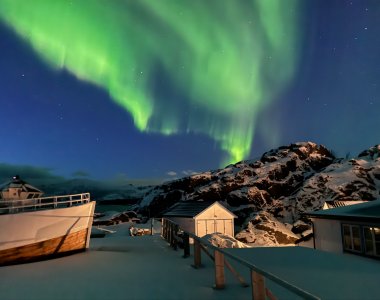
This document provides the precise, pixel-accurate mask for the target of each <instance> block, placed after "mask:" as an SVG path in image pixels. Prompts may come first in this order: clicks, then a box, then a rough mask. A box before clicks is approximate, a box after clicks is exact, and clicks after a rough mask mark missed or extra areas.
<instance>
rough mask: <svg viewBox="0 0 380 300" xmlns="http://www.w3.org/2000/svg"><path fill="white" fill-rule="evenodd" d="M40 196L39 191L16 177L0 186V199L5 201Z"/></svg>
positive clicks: (40, 192)
mask: <svg viewBox="0 0 380 300" xmlns="http://www.w3.org/2000/svg"><path fill="white" fill-rule="evenodd" d="M42 194H43V192H42V191H41V190H39V189H38V188H36V187H34V186H32V185H30V184H28V183H26V182H25V181H23V180H21V179H20V177H19V176H17V175H16V176H13V177H12V180H11V181H9V182H6V183H4V184H2V185H1V186H0V199H3V200H5V201H10V200H19V199H32V198H39V197H41V196H42Z"/></svg>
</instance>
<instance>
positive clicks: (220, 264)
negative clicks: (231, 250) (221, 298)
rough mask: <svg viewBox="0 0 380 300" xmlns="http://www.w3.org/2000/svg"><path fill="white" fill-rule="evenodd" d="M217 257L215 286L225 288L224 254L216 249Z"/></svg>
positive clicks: (215, 255) (215, 257)
mask: <svg viewBox="0 0 380 300" xmlns="http://www.w3.org/2000/svg"><path fill="white" fill-rule="evenodd" d="M214 259H215V288H216V289H223V288H224V285H225V278H224V254H223V253H222V252H220V251H217V250H215V251H214Z"/></svg>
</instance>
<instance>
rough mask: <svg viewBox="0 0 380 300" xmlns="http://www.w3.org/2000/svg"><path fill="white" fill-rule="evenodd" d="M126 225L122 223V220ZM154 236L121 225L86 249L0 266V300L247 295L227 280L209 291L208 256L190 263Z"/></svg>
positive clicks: (211, 277)
mask: <svg viewBox="0 0 380 300" xmlns="http://www.w3.org/2000/svg"><path fill="white" fill-rule="evenodd" d="M122 225H126V224H122ZM182 255H183V253H182V252H181V251H174V250H173V249H171V248H170V247H169V246H168V244H167V243H166V242H165V241H164V240H163V239H162V238H161V237H160V236H159V235H153V236H142V237H130V236H128V235H127V227H126V226H124V227H122V228H121V230H119V231H118V232H117V233H115V234H110V235H109V236H108V237H106V238H103V239H92V240H91V246H90V249H89V250H88V251H86V252H83V253H78V254H74V255H70V256H66V257H62V258H56V259H52V260H48V261H42V262H35V263H30V264H22V265H15V266H6V267H1V268H0V278H1V280H0V299H4V300H5V299H6V300H11V299H17V300H22V299H39V300H40V299H41V300H42V299H49V300H51V299H101V300H105V299H114V300H117V299H232V298H234V299H250V298H251V290H250V288H243V287H241V286H239V285H238V283H237V282H236V281H235V280H234V279H233V278H231V280H230V284H229V285H228V287H227V288H226V289H225V290H215V289H213V288H212V286H213V284H214V269H213V266H212V262H211V260H210V259H209V258H206V257H205V258H204V259H203V261H202V263H203V264H204V268H201V269H194V268H193V267H191V264H192V262H193V261H192V257H189V258H186V259H185V258H183V257H182Z"/></svg>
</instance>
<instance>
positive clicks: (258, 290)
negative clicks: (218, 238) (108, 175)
mask: <svg viewBox="0 0 380 300" xmlns="http://www.w3.org/2000/svg"><path fill="white" fill-rule="evenodd" d="M162 222H163V224H162V225H163V226H162V237H163V238H164V239H165V240H166V241H168V242H169V244H170V245H171V246H172V247H173V248H174V249H177V245H178V243H179V242H182V243H183V249H184V257H188V256H190V243H189V238H192V239H193V247H194V248H193V256H194V264H193V267H195V268H200V267H201V265H202V263H201V262H202V255H201V253H202V251H203V252H204V253H205V254H206V255H207V256H208V257H210V258H211V259H212V260H213V262H214V268H215V286H214V287H215V288H216V289H223V288H224V287H225V273H224V267H225V266H226V267H227V268H228V269H229V270H230V271H231V272H232V274H233V275H234V276H235V277H236V278H237V279H238V280H239V282H240V283H241V285H242V286H244V287H246V286H249V285H248V284H247V283H246V281H245V280H244V278H243V277H242V276H241V275H240V274H239V273H238V272H237V271H236V270H235V269H234V268H233V267H232V266H231V264H230V263H229V262H228V261H227V260H226V257H228V258H230V259H232V260H234V261H236V262H238V263H239V264H241V265H243V266H246V267H248V268H249V270H250V273H251V282H250V285H251V286H252V299H254V300H265V299H270V300H275V299H278V298H277V297H276V296H275V295H274V294H273V293H272V291H271V290H270V289H269V288H268V287H267V286H266V285H265V279H269V280H271V281H272V282H274V283H276V284H278V285H279V286H281V287H283V288H285V289H286V290H288V291H290V292H291V293H293V294H295V295H297V296H299V297H301V298H303V299H313V300H317V299H320V298H319V297H317V296H315V295H312V294H311V293H309V292H307V291H304V290H303V289H301V288H299V287H297V286H295V285H293V284H291V283H289V282H287V281H285V280H284V279H281V278H279V277H277V276H276V275H274V274H271V273H270V272H267V271H265V270H263V269H261V268H258V267H257V266H255V265H254V264H252V263H250V262H247V261H245V260H244V259H242V258H241V257H239V256H238V254H237V255H235V254H232V253H230V252H227V251H225V250H224V249H223V248H218V247H216V246H214V245H211V244H210V243H208V242H205V241H204V240H202V239H201V238H199V237H198V236H196V235H195V234H193V233H191V232H187V231H184V230H182V229H181V228H180V226H179V225H178V224H176V223H174V222H172V221H170V220H167V219H163V221H162ZM179 232H182V235H181V236H179ZM208 249H212V250H214V255H212V254H211V253H210V252H209V251H208Z"/></svg>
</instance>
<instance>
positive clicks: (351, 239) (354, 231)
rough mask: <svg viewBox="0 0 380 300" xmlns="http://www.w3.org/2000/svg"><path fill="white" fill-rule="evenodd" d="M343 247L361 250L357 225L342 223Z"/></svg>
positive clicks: (355, 250) (350, 249)
mask: <svg viewBox="0 0 380 300" xmlns="http://www.w3.org/2000/svg"><path fill="white" fill-rule="evenodd" d="M343 248H344V249H345V250H349V251H354V252H361V251H362V245H361V235H360V227H359V225H348V224H343Z"/></svg>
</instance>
